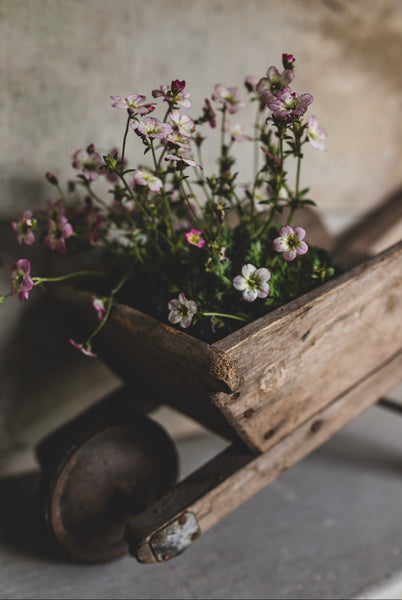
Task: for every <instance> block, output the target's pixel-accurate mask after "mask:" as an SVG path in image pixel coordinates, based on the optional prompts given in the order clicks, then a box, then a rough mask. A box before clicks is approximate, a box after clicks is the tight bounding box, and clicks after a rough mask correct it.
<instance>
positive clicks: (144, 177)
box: [132, 169, 163, 192]
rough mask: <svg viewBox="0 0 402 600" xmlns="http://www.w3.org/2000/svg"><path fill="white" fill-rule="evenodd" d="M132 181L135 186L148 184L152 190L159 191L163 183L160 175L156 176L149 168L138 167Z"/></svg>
mask: <svg viewBox="0 0 402 600" xmlns="http://www.w3.org/2000/svg"><path fill="white" fill-rule="evenodd" d="M132 183H133V186H136V185H146V186H147V187H148V188H149V189H150V190H151V192H159V190H160V189H161V187H162V185H163V183H162V181H161V180H160V179H159V177H156V175H154V174H153V173H152V172H151V171H149V170H148V169H138V170H137V171H135V173H134V177H133V182H132Z"/></svg>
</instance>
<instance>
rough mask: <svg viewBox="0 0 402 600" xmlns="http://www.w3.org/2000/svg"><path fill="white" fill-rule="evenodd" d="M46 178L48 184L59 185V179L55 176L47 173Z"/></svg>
mask: <svg viewBox="0 0 402 600" xmlns="http://www.w3.org/2000/svg"><path fill="white" fill-rule="evenodd" d="M45 177H46V179H47V180H48V182H49V183H51V184H52V185H58V184H59V182H58V180H57V177H56V176H55V175H53V173H49V172H47V173H46V174H45Z"/></svg>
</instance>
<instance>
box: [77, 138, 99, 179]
mask: <svg viewBox="0 0 402 600" xmlns="http://www.w3.org/2000/svg"><path fill="white" fill-rule="evenodd" d="M70 157H71V162H72V165H73V168H74V169H77V170H79V171H82V173H83V174H84V175H85V178H86V179H87V181H96V180H97V179H98V177H99V176H100V175H102V174H103V172H102V171H101V170H100V167H101V166H102V165H103V160H102V157H101V155H100V154H98V153H97V152H94V150H93V145H92V144H91V145H90V146H88V148H87V150H86V151H85V150H78V149H77V148H75V147H74V146H73V147H72V148H70Z"/></svg>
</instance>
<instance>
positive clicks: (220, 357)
mask: <svg viewBox="0 0 402 600" xmlns="http://www.w3.org/2000/svg"><path fill="white" fill-rule="evenodd" d="M57 298H58V300H59V301H60V302H61V303H63V304H64V306H65V308H66V309H67V310H69V311H70V313H72V314H73V315H74V317H75V318H76V319H78V320H79V322H80V324H81V326H82V329H83V331H85V332H86V333H89V332H90V331H91V330H92V329H93V328H95V327H96V326H97V325H98V324H99V322H98V321H97V318H96V313H95V311H94V309H93V307H92V304H91V302H92V299H93V295H92V294H91V293H89V292H87V291H83V290H75V289H73V288H69V287H67V286H63V287H61V288H60V289H59V290H58V292H57ZM94 347H95V349H99V351H100V353H101V354H102V358H104V359H105V360H106V362H107V363H109V364H111V365H112V366H114V365H115V364H116V365H118V366H119V367H118V368H119V370H120V371H121V372H124V373H126V374H128V375H131V376H135V377H136V378H137V379H138V380H139V381H144V382H145V383H147V384H151V387H152V382H153V381H154V380H155V378H157V380H159V386H160V387H161V388H163V385H164V384H165V383H169V382H170V381H178V382H183V384H185V383H186V382H191V387H194V386H197V385H198V386H202V387H206V388H207V389H209V390H211V391H224V392H227V393H229V392H234V391H236V389H237V388H238V387H239V385H240V383H241V379H240V377H239V374H238V373H237V371H236V369H235V367H234V365H233V363H232V361H231V360H230V358H229V357H228V356H227V355H226V354H224V353H223V352H221V351H220V350H218V349H217V348H214V347H212V346H210V345H209V344H207V343H206V342H203V341H201V340H198V339H196V338H194V337H191V336H189V335H187V334H186V333H184V332H183V331H180V330H178V329H174V328H173V327H170V326H169V325H166V324H164V323H161V322H159V321H157V320H156V319H154V318H152V317H150V316H148V315H146V314H144V313H142V312H139V311H138V310H135V309H134V308H130V307H128V306H125V305H122V304H116V305H115V306H114V308H113V309H112V313H111V315H110V317H109V320H108V322H107V324H106V326H105V327H104V328H103V329H102V330H101V332H100V333H99V334H98V335H97V336H96V338H95V339H94Z"/></svg>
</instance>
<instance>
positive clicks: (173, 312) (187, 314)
mask: <svg viewBox="0 0 402 600" xmlns="http://www.w3.org/2000/svg"><path fill="white" fill-rule="evenodd" d="M168 308H169V316H168V321H169V323H171V324H172V325H180V327H183V329H187V327H190V325H191V321H192V320H193V317H194V315H195V313H196V312H197V310H198V307H197V304H196V303H195V302H194V301H193V300H187V298H186V296H185V295H184V294H183V293H181V294H179V297H178V299H177V300H176V299H174V300H170V302H169V303H168Z"/></svg>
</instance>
